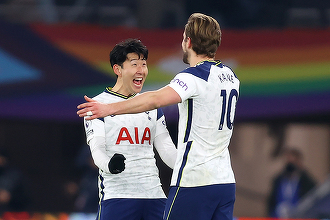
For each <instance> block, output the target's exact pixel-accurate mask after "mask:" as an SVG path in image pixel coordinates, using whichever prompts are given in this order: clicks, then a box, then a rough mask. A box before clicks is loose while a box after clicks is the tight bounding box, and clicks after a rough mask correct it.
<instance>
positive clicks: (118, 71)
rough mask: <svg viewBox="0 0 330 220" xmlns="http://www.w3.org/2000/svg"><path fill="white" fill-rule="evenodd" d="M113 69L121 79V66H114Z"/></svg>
mask: <svg viewBox="0 0 330 220" xmlns="http://www.w3.org/2000/svg"><path fill="white" fill-rule="evenodd" d="M112 69H113V71H114V72H115V74H116V75H117V76H118V77H121V66H119V65H118V64H115V65H113V67H112Z"/></svg>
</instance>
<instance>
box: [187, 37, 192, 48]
mask: <svg viewBox="0 0 330 220" xmlns="http://www.w3.org/2000/svg"><path fill="white" fill-rule="evenodd" d="M187 47H188V48H191V47H192V45H191V39H190V37H187Z"/></svg>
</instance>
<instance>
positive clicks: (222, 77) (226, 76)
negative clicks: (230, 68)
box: [218, 73, 234, 83]
mask: <svg viewBox="0 0 330 220" xmlns="http://www.w3.org/2000/svg"><path fill="white" fill-rule="evenodd" d="M218 78H219V79H220V82H222V83H223V82H225V81H228V82H231V83H234V76H233V75H232V74H229V73H222V74H219V75H218Z"/></svg>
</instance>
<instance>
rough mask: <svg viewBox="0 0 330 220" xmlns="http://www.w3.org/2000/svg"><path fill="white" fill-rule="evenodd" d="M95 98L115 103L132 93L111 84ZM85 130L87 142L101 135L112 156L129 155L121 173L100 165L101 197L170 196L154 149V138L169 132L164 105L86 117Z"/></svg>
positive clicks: (106, 148)
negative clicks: (120, 91) (123, 112)
mask: <svg viewBox="0 0 330 220" xmlns="http://www.w3.org/2000/svg"><path fill="white" fill-rule="evenodd" d="M94 99H95V100H97V101H100V102H103V103H113V102H118V101H123V100H125V99H128V97H126V96H123V95H121V94H119V93H116V92H113V91H111V88H107V89H106V90H105V91H104V92H103V93H101V94H99V95H97V96H96V97H95V98H94ZM85 130H86V136H87V143H89V142H90V141H91V140H92V139H93V138H98V139H99V138H100V137H101V138H103V139H104V140H105V153H106V155H107V156H108V157H109V158H111V157H112V156H113V155H114V154H115V153H118V154H123V155H124V156H125V158H126V160H125V170H124V171H123V172H121V173H119V174H111V173H110V172H109V171H108V168H104V170H102V169H99V174H100V179H99V190H100V197H101V199H111V198H166V197H165V194H164V192H163V190H162V187H161V183H160V179H159V171H158V168H157V166H156V161H155V157H154V151H153V140H154V138H155V137H156V136H157V135H160V134H162V133H166V132H168V131H167V128H166V123H165V117H164V115H163V112H162V111H161V110H160V109H158V110H152V111H149V112H143V113H139V114H126V115H115V116H114V115H112V116H107V117H105V118H99V119H94V120H91V121H86V120H85ZM94 161H95V158H94ZM99 168H100V167H99Z"/></svg>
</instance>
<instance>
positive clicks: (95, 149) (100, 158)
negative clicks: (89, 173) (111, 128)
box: [88, 137, 110, 173]
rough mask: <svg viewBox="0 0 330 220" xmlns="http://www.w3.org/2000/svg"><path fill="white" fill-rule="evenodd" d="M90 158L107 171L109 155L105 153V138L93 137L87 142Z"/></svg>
mask: <svg viewBox="0 0 330 220" xmlns="http://www.w3.org/2000/svg"><path fill="white" fill-rule="evenodd" d="M88 144H89V147H90V150H91V154H92V158H93V161H94V164H95V165H96V166H97V167H98V168H99V169H101V170H103V171H104V172H107V173H109V172H110V171H109V167H108V164H109V161H110V157H109V156H108V155H107V154H106V150H105V140H103V138H101V137H100V138H98V137H94V138H92V139H91V140H90V141H89V142H88Z"/></svg>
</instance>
